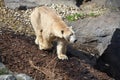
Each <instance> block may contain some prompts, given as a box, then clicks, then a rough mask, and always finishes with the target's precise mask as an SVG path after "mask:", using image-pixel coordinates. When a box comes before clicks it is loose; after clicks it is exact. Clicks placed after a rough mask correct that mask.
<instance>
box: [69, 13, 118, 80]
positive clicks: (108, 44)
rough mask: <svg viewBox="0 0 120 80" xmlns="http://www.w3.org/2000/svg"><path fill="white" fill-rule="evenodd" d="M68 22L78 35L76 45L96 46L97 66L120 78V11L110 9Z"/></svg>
mask: <svg viewBox="0 0 120 80" xmlns="http://www.w3.org/2000/svg"><path fill="white" fill-rule="evenodd" d="M68 24H69V25H72V26H73V28H74V30H75V31H76V35H77V37H78V42H77V43H76V44H75V46H79V47H80V46H81V44H82V45H86V47H94V48H96V50H97V51H98V53H97V55H98V59H97V62H96V66H95V67H96V68H97V69H99V70H101V71H104V72H107V73H108V75H110V76H112V77H114V78H115V79H116V80H120V73H119V72H120V63H119V61H120V12H112V11H108V12H106V13H105V14H104V15H101V16H99V17H96V18H85V19H80V20H78V21H75V22H68ZM81 47H82V46H81ZM73 54H75V53H73ZM94 55H96V54H94Z"/></svg>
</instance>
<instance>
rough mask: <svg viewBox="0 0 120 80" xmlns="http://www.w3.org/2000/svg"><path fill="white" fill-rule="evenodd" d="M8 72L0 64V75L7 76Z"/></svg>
mask: <svg viewBox="0 0 120 80" xmlns="http://www.w3.org/2000/svg"><path fill="white" fill-rule="evenodd" d="M8 73H10V71H9V70H8V69H7V68H6V67H5V65H4V64H3V63H0V75H3V74H8Z"/></svg>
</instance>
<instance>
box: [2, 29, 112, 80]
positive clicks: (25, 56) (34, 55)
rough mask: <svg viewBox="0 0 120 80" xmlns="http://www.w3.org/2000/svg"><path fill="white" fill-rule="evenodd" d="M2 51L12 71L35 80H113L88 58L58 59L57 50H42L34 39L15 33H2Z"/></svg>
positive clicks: (6, 63) (70, 57) (3, 60)
mask: <svg viewBox="0 0 120 80" xmlns="http://www.w3.org/2000/svg"><path fill="white" fill-rule="evenodd" d="M0 52H1V53H0V55H1V58H2V62H3V63H4V64H5V65H6V67H8V68H9V69H10V70H11V71H12V72H17V73H25V74H27V75H29V76H31V77H32V78H34V79H35V80H112V78H110V77H109V76H108V75H107V74H106V73H103V72H100V71H98V70H96V69H94V68H93V67H92V66H91V65H90V64H88V63H86V62H85V59H82V60H81V59H79V58H77V57H75V56H69V60H58V58H57V57H56V56H57V55H56V54H55V51H54V50H53V51H41V50H39V49H38V46H37V45H35V44H34V37H29V36H25V35H20V34H15V33H14V32H12V31H7V30H2V31H0Z"/></svg>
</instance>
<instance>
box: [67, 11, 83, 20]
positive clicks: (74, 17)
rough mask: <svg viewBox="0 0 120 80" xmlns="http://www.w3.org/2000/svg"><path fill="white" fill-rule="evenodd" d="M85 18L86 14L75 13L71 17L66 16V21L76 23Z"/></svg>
mask: <svg viewBox="0 0 120 80" xmlns="http://www.w3.org/2000/svg"><path fill="white" fill-rule="evenodd" d="M84 16H85V15H84V14H79V13H75V14H71V15H68V16H66V19H67V20H68V21H75V20H78V19H79V18H82V17H84Z"/></svg>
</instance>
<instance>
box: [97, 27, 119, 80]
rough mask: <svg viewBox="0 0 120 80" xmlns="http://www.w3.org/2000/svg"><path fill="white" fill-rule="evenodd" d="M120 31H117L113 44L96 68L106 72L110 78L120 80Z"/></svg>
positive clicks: (112, 40) (98, 61)
mask: <svg viewBox="0 0 120 80" xmlns="http://www.w3.org/2000/svg"><path fill="white" fill-rule="evenodd" d="M119 61H120V29H116V30H115V31H114V34H113V36H112V39H111V43H110V44H109V45H108V47H107V49H106V50H105V51H104V53H103V54H102V56H100V57H99V59H98V60H97V62H96V63H97V64H96V67H97V68H98V69H99V70H101V71H104V72H106V73H107V74H108V75H109V76H112V77H114V78H115V80H120V62H119Z"/></svg>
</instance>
